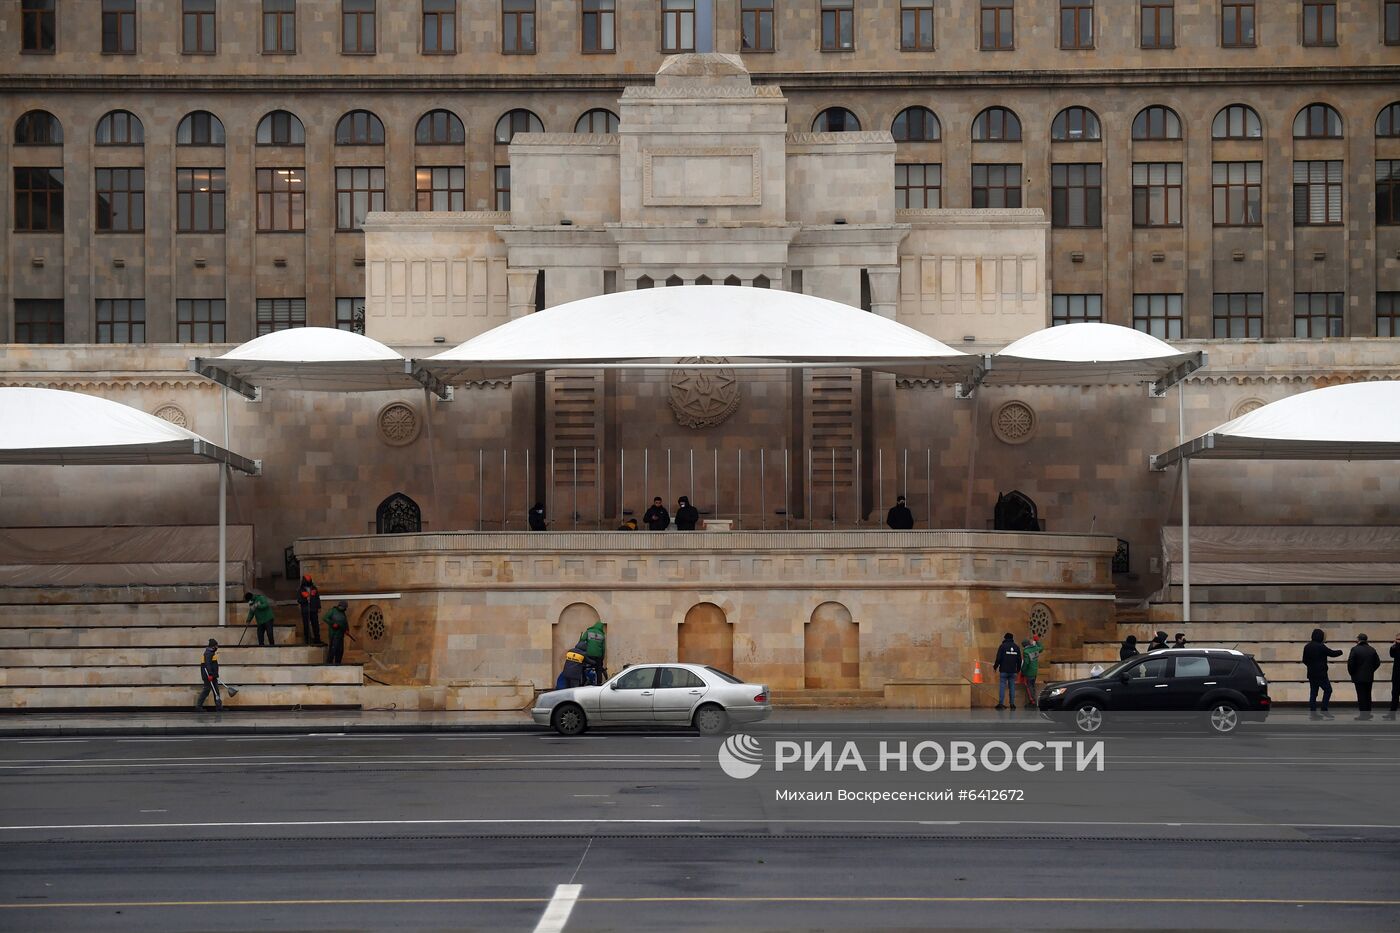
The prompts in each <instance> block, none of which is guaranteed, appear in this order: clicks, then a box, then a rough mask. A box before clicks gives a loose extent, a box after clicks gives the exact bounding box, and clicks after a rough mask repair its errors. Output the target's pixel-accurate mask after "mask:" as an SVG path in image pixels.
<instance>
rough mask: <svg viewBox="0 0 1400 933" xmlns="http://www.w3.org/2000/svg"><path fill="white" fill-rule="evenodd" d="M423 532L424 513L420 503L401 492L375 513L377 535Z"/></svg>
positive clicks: (382, 504) (385, 501)
mask: <svg viewBox="0 0 1400 933" xmlns="http://www.w3.org/2000/svg"><path fill="white" fill-rule="evenodd" d="M422 530H423V512H422V510H421V509H419V508H418V503H417V502H414V501H413V500H412V499H410V498H409V497H408V496H405V495H404V494H403V493H401V492H396V493H394V494H393V495H392V496H390V497H389V498H387V499H385V500H384V501H383V502H381V503H379V508H378V509H376V510H375V513H374V533H375V534H377V535H401V534H417V533H418V532H420V531H422Z"/></svg>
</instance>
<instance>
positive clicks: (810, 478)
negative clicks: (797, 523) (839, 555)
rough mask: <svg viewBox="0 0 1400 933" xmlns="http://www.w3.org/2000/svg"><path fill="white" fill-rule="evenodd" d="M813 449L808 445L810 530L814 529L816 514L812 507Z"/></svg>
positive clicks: (808, 521)
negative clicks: (814, 514) (813, 512)
mask: <svg viewBox="0 0 1400 933" xmlns="http://www.w3.org/2000/svg"><path fill="white" fill-rule="evenodd" d="M813 449H814V448H811V447H808V448H807V530H808V531H811V530H812V522H813V520H814V516H813V515H812V509H813V505H812V451H813Z"/></svg>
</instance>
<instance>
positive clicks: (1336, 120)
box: [1293, 104, 1342, 139]
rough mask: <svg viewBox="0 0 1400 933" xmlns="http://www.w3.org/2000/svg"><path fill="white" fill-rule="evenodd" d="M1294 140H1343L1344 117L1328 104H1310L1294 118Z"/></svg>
mask: <svg viewBox="0 0 1400 933" xmlns="http://www.w3.org/2000/svg"><path fill="white" fill-rule="evenodd" d="M1293 138H1294V139H1341V138H1342V115H1341V114H1340V113H1338V112H1337V111H1336V110H1333V109H1332V108H1331V107H1329V106H1327V105H1326V104H1308V105H1307V106H1306V107H1304V108H1303V109H1302V110H1299V111H1298V115H1297V116H1296V117H1294V118H1293Z"/></svg>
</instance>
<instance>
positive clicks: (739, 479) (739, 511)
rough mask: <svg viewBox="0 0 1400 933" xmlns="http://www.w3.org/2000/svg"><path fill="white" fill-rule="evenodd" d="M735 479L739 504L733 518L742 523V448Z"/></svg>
mask: <svg viewBox="0 0 1400 933" xmlns="http://www.w3.org/2000/svg"><path fill="white" fill-rule="evenodd" d="M735 479H736V484H735V485H736V486H737V490H738V495H737V500H738V503H739V504H738V506H737V509H736V511H735V513H734V518H735V520H736V522H737V523H739V524H743V521H744V451H743V448H740V449H739V475H738V476H737V477H735Z"/></svg>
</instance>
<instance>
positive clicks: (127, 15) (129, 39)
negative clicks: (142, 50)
mask: <svg viewBox="0 0 1400 933" xmlns="http://www.w3.org/2000/svg"><path fill="white" fill-rule="evenodd" d="M102 51H103V52H104V53H105V54H108V55H134V54H135V53H136V0H102Z"/></svg>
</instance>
